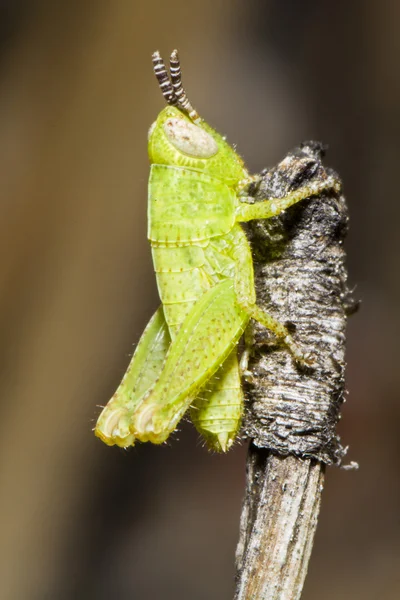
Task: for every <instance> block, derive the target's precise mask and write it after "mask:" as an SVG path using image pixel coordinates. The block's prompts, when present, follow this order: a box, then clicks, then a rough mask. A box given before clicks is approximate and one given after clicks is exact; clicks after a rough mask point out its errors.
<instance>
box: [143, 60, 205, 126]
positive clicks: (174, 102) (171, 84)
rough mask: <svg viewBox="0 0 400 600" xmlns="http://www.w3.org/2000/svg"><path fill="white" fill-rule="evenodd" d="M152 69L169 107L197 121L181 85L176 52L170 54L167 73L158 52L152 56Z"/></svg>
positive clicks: (179, 67) (197, 118) (197, 116)
mask: <svg viewBox="0 0 400 600" xmlns="http://www.w3.org/2000/svg"><path fill="white" fill-rule="evenodd" d="M153 68H154V73H155V76H156V77H157V80H158V85H159V86H160V88H161V91H162V93H163V96H164V98H165V100H166V101H167V103H168V104H170V105H171V106H177V107H178V108H180V109H181V110H182V111H183V112H185V113H186V114H187V115H188V116H189V117H190V119H191V120H192V121H194V122H196V121H199V120H200V117H199V115H198V113H197V111H196V110H195V109H194V108H193V106H192V104H191V103H190V102H189V99H188V97H187V95H186V92H185V89H184V87H183V85H182V69H181V63H180V60H179V55H178V50H173V51H172V52H171V57H170V72H169V73H168V71H167V69H166V67H165V64H164V61H163V59H162V58H161V55H160V53H159V52H158V50H157V51H156V52H154V54H153Z"/></svg>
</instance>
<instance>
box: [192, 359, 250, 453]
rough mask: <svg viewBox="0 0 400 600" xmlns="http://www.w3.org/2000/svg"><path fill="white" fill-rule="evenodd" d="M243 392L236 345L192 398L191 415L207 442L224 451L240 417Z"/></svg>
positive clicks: (233, 437)
mask: <svg viewBox="0 0 400 600" xmlns="http://www.w3.org/2000/svg"><path fill="white" fill-rule="evenodd" d="M242 414H243V392H242V385H241V381H240V371H239V363H238V357H237V348H235V349H234V350H233V351H232V352H231V354H230V355H229V356H228V358H227V359H226V361H225V362H224V363H223V365H222V366H221V367H220V368H219V369H218V371H217V372H216V373H215V375H214V376H213V377H212V378H211V379H210V380H209V381H208V382H207V384H206V385H205V386H204V388H203V389H202V390H201V391H200V394H199V396H198V397H197V398H196V399H195V400H194V402H193V404H192V406H191V409H190V415H191V419H192V422H193V424H194V426H195V427H196V429H197V431H198V432H199V433H200V434H201V435H202V436H203V437H204V439H205V441H206V443H207V446H208V447H209V448H210V449H211V450H216V451H217V452H226V451H227V450H229V448H230V447H231V446H232V444H233V442H234V440H235V438H236V436H237V434H238V431H239V429H240V424H241V421H242Z"/></svg>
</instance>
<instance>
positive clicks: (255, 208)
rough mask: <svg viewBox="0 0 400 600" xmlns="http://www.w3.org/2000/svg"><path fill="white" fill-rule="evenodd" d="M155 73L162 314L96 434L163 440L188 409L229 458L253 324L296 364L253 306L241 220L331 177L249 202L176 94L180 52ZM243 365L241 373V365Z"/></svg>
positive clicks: (246, 179)
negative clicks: (241, 345)
mask: <svg viewBox="0 0 400 600" xmlns="http://www.w3.org/2000/svg"><path fill="white" fill-rule="evenodd" d="M153 66H154V72H155V75H156V77H157V79H158V82H159V86H160V88H161V91H162V93H163V95H164V98H165V99H166V102H167V106H166V107H165V108H164V109H163V110H162V111H161V113H160V114H159V115H158V117H157V120H156V121H155V123H153V125H152V126H151V127H150V131H149V157H150V163H151V169H150V179H149V197H148V238H149V240H150V244H151V249H152V255H153V262H154V268H155V272H156V277H157V285H158V290H159V294H160V298H161V302H162V304H161V306H160V308H159V309H158V310H157V311H156V313H155V314H154V316H153V317H152V319H151V320H150V322H149V324H148V325H147V327H146V329H145V330H144V332H143V334H142V337H141V339H140V341H139V344H138V346H137V348H136V351H135V353H134V355H133V357H132V360H131V363H130V365H129V367H128V370H127V371H126V373H125V375H124V377H123V379H122V382H121V383H120V385H119V387H118V389H117V391H116V392H115V394H114V396H113V397H112V398H111V400H110V401H109V403H108V404H107V406H106V407H105V408H104V409H103V411H102V413H101V414H100V417H99V419H98V421H97V425H96V428H95V434H96V435H97V436H98V437H99V438H101V439H102V440H103V441H104V442H105V443H106V444H108V445H114V444H116V445H118V446H120V447H124V448H126V447H128V446H132V445H134V443H135V441H136V440H139V441H141V442H152V443H153V444H161V443H163V442H164V441H165V440H166V439H167V438H168V437H169V435H170V434H171V433H172V432H173V431H174V430H175V428H176V426H177V425H178V423H179V421H180V420H181V419H182V417H183V416H184V414H185V413H186V411H187V410H188V408H189V407H190V412H191V419H192V421H193V423H194V425H195V427H196V428H197V430H198V431H199V432H200V433H201V434H202V436H203V437H204V439H205V441H206V443H207V445H208V446H209V448H210V449H213V450H216V451H223V452H225V451H227V450H228V449H229V448H230V447H231V446H232V444H233V442H234V440H235V438H236V436H237V434H238V431H239V428H240V424H241V418H242V412H243V392H242V386H241V379H240V376H241V370H242V369H243V368H245V362H246V361H243V364H240V365H239V361H238V354H237V345H238V342H239V339H240V338H241V336H242V334H243V333H244V332H245V330H246V328H247V326H248V324H249V321H250V319H255V320H256V321H258V322H259V323H261V324H262V325H264V326H265V327H267V328H268V329H269V330H271V331H272V332H273V333H274V334H275V335H276V336H277V337H278V338H279V339H280V340H281V341H282V342H283V343H284V344H285V345H286V346H287V347H288V349H289V350H290V351H291V353H292V355H293V357H294V359H295V360H296V361H298V362H299V363H304V362H306V361H307V357H305V356H304V354H303V353H302V352H301V350H300V348H299V347H298V346H297V344H296V343H295V342H294V340H293V339H292V337H291V335H290V334H289V332H288V330H287V329H286V327H285V326H284V325H283V324H281V323H280V322H278V321H277V320H275V319H274V318H273V317H272V316H271V315H269V314H267V313H266V312H265V311H263V310H261V309H260V308H259V307H258V306H257V304H256V293H255V288H254V273H253V260H252V254H251V249H250V246H249V243H248V241H247V238H246V235H245V233H244V231H243V229H242V227H241V225H240V224H241V223H243V222H246V221H251V220H253V219H269V218H271V217H275V216H277V215H279V214H280V213H282V211H284V210H285V209H287V208H289V207H290V206H292V205H293V204H295V203H297V202H299V201H300V200H303V199H304V198H308V197H310V196H314V195H317V194H320V193H321V192H323V191H325V190H328V189H334V190H336V191H338V189H339V184H338V182H337V181H336V180H335V179H334V178H333V177H327V179H326V180H325V181H322V182H321V181H317V182H315V183H310V184H309V185H306V186H304V187H301V188H299V189H297V190H296V191H294V192H292V193H290V194H288V195H287V196H286V197H285V198H276V199H269V200H265V201H262V202H257V203H254V202H253V203H252V201H251V199H250V198H249V187H250V184H254V182H255V181H257V177H252V176H250V175H249V173H248V171H247V169H246V167H245V166H244V163H243V161H242V159H241V158H240V156H239V155H238V154H237V153H236V152H235V151H234V149H233V148H232V147H231V146H230V145H229V144H228V143H227V142H226V141H225V138H224V137H222V136H221V135H219V134H218V133H217V132H216V131H214V130H213V129H212V128H211V127H210V126H209V125H208V124H207V123H206V122H205V121H203V119H201V118H200V117H199V115H198V114H197V112H196V111H195V109H194V108H193V106H192V105H191V103H190V102H189V100H188V98H187V95H186V93H185V91H184V88H183V87H182V82H181V68H180V62H179V57H178V53H177V51H176V50H174V51H173V52H172V54H171V59H170V71H169V73H168V72H167V70H166V68H165V65H164V63H163V61H162V59H161V56H160V54H159V53H158V52H155V53H154V54H153ZM241 367H242V369H241Z"/></svg>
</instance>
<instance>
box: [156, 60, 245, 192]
mask: <svg viewBox="0 0 400 600" xmlns="http://www.w3.org/2000/svg"><path fill="white" fill-rule="evenodd" d="M153 64H154V72H155V74H156V77H157V79H158V82H159V85H160V88H161V90H162V92H163V95H164V97H165V99H166V100H167V103H168V106H167V107H166V108H164V110H162V111H161V112H160V114H159V115H158V117H157V120H156V121H155V122H154V123H153V125H152V126H151V127H150V131H149V157H150V162H151V163H156V164H163V165H169V166H171V167H186V168H191V169H195V170H198V171H203V172H204V173H207V175H210V176H211V177H215V178H218V179H220V180H222V181H224V182H225V183H227V184H228V185H231V186H233V187H235V185H236V184H237V183H238V182H239V181H241V180H243V179H245V178H246V177H247V176H248V173H247V171H246V169H245V167H244V164H243V161H242V159H241V158H240V156H239V155H238V154H237V153H236V152H235V151H234V149H233V148H232V147H231V146H230V145H229V144H228V143H227V142H226V141H225V139H224V138H223V137H222V136H221V135H219V134H218V133H217V132H216V131H214V129H212V128H211V127H210V126H209V125H208V124H207V123H206V122H205V121H203V119H201V118H200V117H199V115H198V114H197V111H196V110H195V109H194V108H193V106H192V105H191V103H190V102H189V100H188V98H187V95H186V92H185V90H184V89H183V87H182V81H181V70H180V63H179V57H178V53H177V51H176V50H174V51H173V53H172V54H171V67H170V76H169V75H168V72H167V70H166V68H165V65H164V63H163V61H162V59H161V57H160V55H159V53H158V52H155V53H154V55H153Z"/></svg>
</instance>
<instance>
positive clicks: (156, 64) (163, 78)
mask: <svg viewBox="0 0 400 600" xmlns="http://www.w3.org/2000/svg"><path fill="white" fill-rule="evenodd" d="M152 58H153V70H154V74H155V76H156V77H157V81H158V85H159V86H160V89H161V91H162V93H163V96H164V98H165V100H166V101H167V104H171V105H172V106H175V105H176V104H177V103H178V99H177V97H176V96H175V92H174V88H173V87H172V83H171V81H170V79H169V75H168V71H167V69H166V68H165V65H164V61H163V59H162V58H161V55H160V53H159V51H158V50H156V52H154V54H153V57H152Z"/></svg>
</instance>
